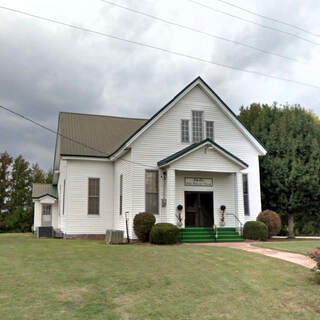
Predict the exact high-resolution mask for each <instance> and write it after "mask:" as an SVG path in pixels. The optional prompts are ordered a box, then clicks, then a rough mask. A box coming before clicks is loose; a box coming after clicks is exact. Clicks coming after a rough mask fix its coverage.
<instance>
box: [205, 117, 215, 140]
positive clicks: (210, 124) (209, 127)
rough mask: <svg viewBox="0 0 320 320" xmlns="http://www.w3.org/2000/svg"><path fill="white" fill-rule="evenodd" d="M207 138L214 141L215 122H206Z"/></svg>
mask: <svg viewBox="0 0 320 320" xmlns="http://www.w3.org/2000/svg"><path fill="white" fill-rule="evenodd" d="M206 138H207V139H210V140H212V141H213V140H214V125H213V121H206Z"/></svg>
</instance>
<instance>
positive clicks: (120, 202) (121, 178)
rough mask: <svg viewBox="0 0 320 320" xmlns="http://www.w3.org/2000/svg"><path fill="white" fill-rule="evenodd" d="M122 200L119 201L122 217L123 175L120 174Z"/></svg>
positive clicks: (121, 197) (121, 198)
mask: <svg viewBox="0 0 320 320" xmlns="http://www.w3.org/2000/svg"><path fill="white" fill-rule="evenodd" d="M119 193H120V199H119V212H120V215H122V209H123V174H120V190H119Z"/></svg>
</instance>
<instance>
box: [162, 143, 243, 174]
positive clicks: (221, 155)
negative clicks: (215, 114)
mask: <svg viewBox="0 0 320 320" xmlns="http://www.w3.org/2000/svg"><path fill="white" fill-rule="evenodd" d="M158 166H159V167H160V168H163V167H166V166H170V167H173V168H175V169H177V170H199V171H214V172H238V171H240V170H243V169H246V168H248V165H247V164H246V163H245V162H244V161H242V160H241V159H239V158H238V157H237V156H235V155H234V154H232V153H231V152H229V151H227V150H226V149H224V148H223V147H221V146H220V145H218V144H217V143H215V142H214V141H212V140H210V139H206V140H203V141H201V142H199V143H194V144H192V145H190V146H188V147H186V148H184V149H182V150H180V151H178V152H176V153H174V154H172V155H170V156H168V157H167V158H165V159H163V160H161V161H159V162H158Z"/></svg>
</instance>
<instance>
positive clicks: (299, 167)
mask: <svg viewBox="0 0 320 320" xmlns="http://www.w3.org/2000/svg"><path fill="white" fill-rule="evenodd" d="M239 119H240V120H241V121H242V122H243V123H244V124H245V125H246V126H247V127H248V129H249V130H250V131H251V132H252V133H253V134H254V135H255V136H257V138H258V139H259V140H260V141H261V142H262V143H263V144H264V146H265V147H266V149H267V151H268V153H267V155H266V156H264V157H261V158H260V174H261V192H262V206H263V208H264V209H271V210H274V211H276V212H279V213H280V214H281V215H282V218H283V219H285V220H286V221H287V224H288V230H289V235H290V236H293V234H294V230H293V228H294V220H296V221H297V222H298V223H299V222H301V221H304V222H306V221H314V219H317V221H318V225H319V228H320V217H319V211H318V208H319V206H320V188H319V186H320V124H319V119H318V118H317V117H316V116H315V115H314V114H312V113H311V112H308V111H306V110H304V109H303V108H301V107H300V106H299V105H294V106H284V107H281V108H280V107H278V106H277V105H276V104H273V105H272V106H269V105H267V104H262V105H261V104H256V103H254V104H251V106H250V107H246V108H244V107H241V109H240V115H239ZM299 229H300V231H301V229H302V225H301V224H300V225H299Z"/></svg>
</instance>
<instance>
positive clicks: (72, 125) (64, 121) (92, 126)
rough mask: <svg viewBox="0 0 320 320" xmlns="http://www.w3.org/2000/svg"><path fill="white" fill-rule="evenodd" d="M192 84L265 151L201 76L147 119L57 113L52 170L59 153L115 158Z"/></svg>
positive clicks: (62, 154) (189, 88) (257, 147)
mask: <svg viewBox="0 0 320 320" xmlns="http://www.w3.org/2000/svg"><path fill="white" fill-rule="evenodd" d="M195 86H199V87H201V88H202V89H203V90H204V91H205V92H206V93H207V94H208V96H209V97H211V98H212V99H213V100H214V101H216V102H217V104H218V105H219V106H220V108H221V109H222V111H223V112H224V113H225V114H226V115H227V116H228V117H229V119H230V120H231V121H232V122H233V123H234V124H235V126H237V127H238V128H239V130H240V131H241V132H242V133H243V134H244V136H245V137H247V139H248V140H249V141H250V142H251V143H252V144H253V145H254V147H255V148H256V149H257V150H258V152H259V154H260V155H265V154H266V150H265V148H264V147H263V146H262V144H261V143H260V142H259V141H258V140H257V138H255V137H254V136H253V135H252V134H251V133H250V132H249V130H248V129H247V128H246V127H245V126H244V125H243V124H242V123H241V122H240V120H239V119H238V118H237V116H236V115H235V114H234V113H233V111H232V110H231V109H230V108H229V107H228V106H227V105H226V104H225V103H224V102H223V100H222V99H221V98H220V97H219V96H218V95H217V94H216V93H215V92H214V91H213V90H212V89H211V88H210V87H209V86H208V85H207V83H206V82H205V81H204V80H203V79H202V78H201V77H198V78H196V79H194V80H193V81H192V82H191V83H189V84H188V85H187V86H186V87H185V88H184V89H183V90H181V91H180V92H179V93H178V94H177V95H176V96H175V97H174V98H173V99H171V100H170V101H169V102H168V103H167V104H166V105H165V106H163V107H162V108H161V109H160V110H159V111H158V112H156V113H155V114H154V115H153V116H152V117H151V118H150V119H149V120H147V119H135V118H123V117H112V116H101V115H92V114H80V113H67V112H61V113H60V114H59V123H58V132H59V133H60V134H61V135H62V136H57V142H56V152H55V153H56V154H55V160H54V162H55V165H54V169H58V167H57V165H56V164H57V162H58V160H59V158H60V156H81V157H99V158H106V159H110V160H114V159H116V158H117V157H118V156H119V155H120V154H121V153H122V151H123V150H125V149H126V148H127V147H129V146H130V144H131V143H132V142H133V141H135V139H137V138H138V137H139V136H140V135H141V134H142V133H143V132H144V131H145V130H147V129H148V128H149V127H150V126H152V124H153V123H154V122H156V121H157V120H158V119H159V118H160V117H161V116H162V115H164V114H165V113H166V112H167V111H168V110H169V109H170V108H171V107H173V106H174V105H175V104H176V103H177V102H178V101H179V100H180V99H182V98H183V97H184V96H185V95H186V94H187V93H188V92H189V91H191V90H192V89H193V88H194V87H195ZM63 136H66V137H68V139H66V138H63ZM72 140H73V141H72ZM75 141H78V142H81V143H77V142H75ZM87 146H89V147H90V148H88V147H87Z"/></svg>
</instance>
